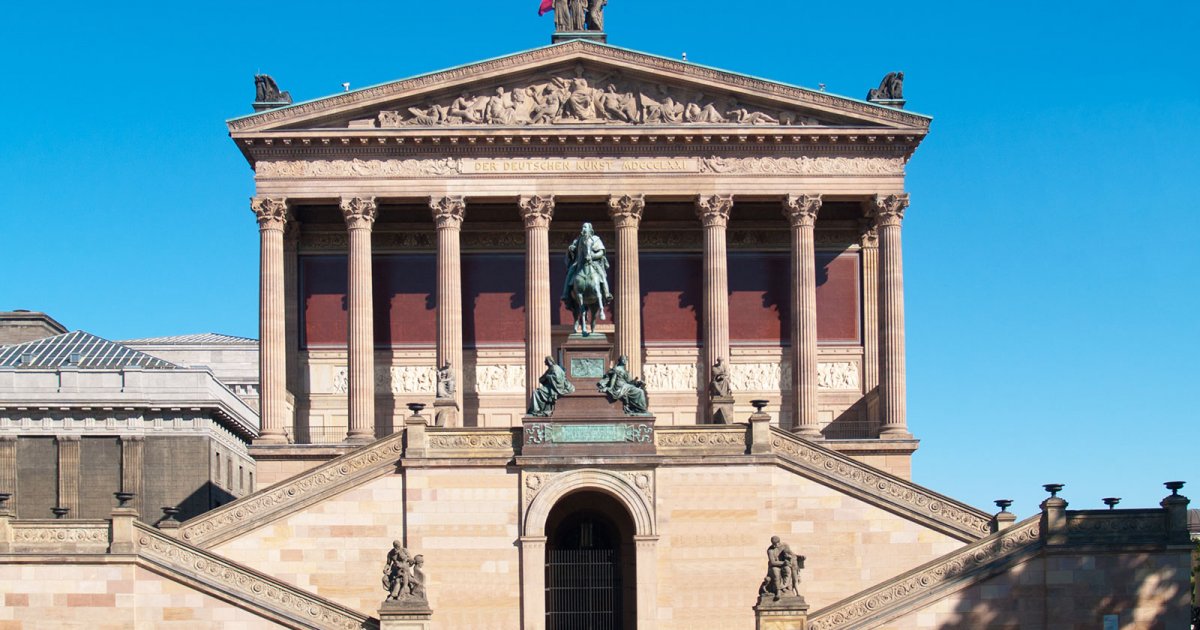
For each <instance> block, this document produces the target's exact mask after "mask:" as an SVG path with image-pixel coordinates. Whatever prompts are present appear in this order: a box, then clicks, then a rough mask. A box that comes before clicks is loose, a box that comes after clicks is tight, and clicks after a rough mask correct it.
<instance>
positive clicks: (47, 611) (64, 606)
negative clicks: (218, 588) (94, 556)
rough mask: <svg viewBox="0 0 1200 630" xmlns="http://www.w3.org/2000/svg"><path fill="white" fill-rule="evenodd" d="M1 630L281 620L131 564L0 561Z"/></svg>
mask: <svg viewBox="0 0 1200 630" xmlns="http://www.w3.org/2000/svg"><path fill="white" fill-rule="evenodd" d="M0 604H3V605H0V630H52V629H53V630H64V629H79V630H129V629H134V628H167V629H170V628H179V629H180V630H183V629H187V630H204V629H212V630H251V629H254V630H257V629H259V628H277V627H283V626H279V625H277V624H275V623H274V622H272V621H269V620H267V619H264V618H262V617H259V616H257V615H255V614H253V613H250V612H248V611H245V610H242V609H241V608H238V607H236V606H233V605H231V604H228V603H226V602H224V601H221V600H219V599H216V598H214V597H210V596H208V595H206V594H204V593H201V592H198V591H196V590H193V589H192V588H190V587H188V586H185V585H183V584H180V583H178V582H175V581H173V580H170V579H167V578H164V577H162V576H160V575H158V574H157V573H154V572H152V571H147V570H146V569H142V568H139V567H137V566H135V565H133V564H72V565H61V564H15V563H3V564H0Z"/></svg>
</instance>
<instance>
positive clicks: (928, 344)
mask: <svg viewBox="0 0 1200 630" xmlns="http://www.w3.org/2000/svg"><path fill="white" fill-rule="evenodd" d="M537 5H538V0H503V1H498V2H496V1H493V2H484V1H482V0H462V1H460V2H451V1H447V2H404V1H397V0H391V1H389V2H345V3H329V2H310V1H300V0H294V1H290V2H244V1H243V2H203V3H200V2H184V3H172V2H153V3H149V2H119V3H114V2H109V3H99V2H86V3H85V2H55V3H34V2H14V3H9V4H8V5H7V6H6V7H5V15H4V18H3V20H2V21H0V69H2V70H3V72H0V76H3V77H4V80H3V82H4V87H3V88H2V89H0V94H2V95H3V112H2V115H0V131H2V133H0V237H2V238H3V240H2V241H0V244H2V245H0V251H2V252H3V253H2V254H0V260H2V261H3V264H2V266H0V310H7V309H12V308H29V309H35V310H43V311H46V312H49V313H51V314H52V315H53V316H54V317H56V318H58V319H59V320H60V321H62V322H63V323H64V324H66V325H67V326H68V327H70V328H82V329H85V330H88V331H91V332H94V333H97V334H99V335H102V336H105V337H108V338H112V339H121V338H129V337H141V336H151V335H167V334H179V333H188V332H201V331H217V332H224V333H230V334H236V335H245V336H256V335H257V330H256V328H257V326H256V309H257V265H258V257H257V256H258V250H257V230H256V227H255V224H254V221H253V220H252V216H251V214H250V211H249V210H248V209H247V201H246V199H247V197H248V196H249V195H250V194H251V192H252V179H251V177H252V173H251V171H250V168H249V167H248V166H247V164H246V163H245V161H244V160H243V158H242V157H241V155H240V154H239V153H238V151H237V150H236V149H235V148H234V146H233V144H232V143H231V142H230V141H229V139H228V137H227V135H226V131H225V128H224V120H225V119H227V118H230V117H233V116H237V115H241V114H245V113H248V112H249V111H250V101H251V100H252V99H253V95H254V85H253V80H252V76H253V75H254V74H255V73H256V72H259V71H262V72H267V73H270V74H272V75H274V76H275V78H276V79H277V80H278V81H279V82H280V85H281V87H282V88H283V89H286V90H290V91H291V93H292V94H293V96H295V97H296V98H297V100H305V99H310V98H315V97H319V96H323V95H327V94H331V93H334V92H336V91H338V90H340V89H341V88H340V84H341V83H342V82H343V81H348V82H350V83H351V85H352V86H354V87H362V86H366V85H370V84H375V83H381V82H385V81H389V80H392V79H398V78H402V77H405V76H409V75H413V74H417V73H422V72H426V71H431V70H436V69H440V68H445V67H450V66H455V65H459V64H463V63H468V62H471V61H475V60H478V59H483V58H488V57H494V56H499V55H503V54H505V53H509V52H514V51H518V50H525V49H528V48H533V47H537V46H541V45H543V44H546V43H548V42H549V37H550V31H551V30H552V28H553V26H552V17H551V16H546V17H544V18H540V19H539V18H538V17H536V8H537ZM1198 7H1200V5H1197V3H1195V2H1161V3H1140V4H1139V3H1119V4H1118V3H1094V2H1090V3H1085V2H1045V3H998V2H986V3H985V2H944V3H920V2H915V3H914V2H905V3H898V2H879V1H875V0H864V1H863V2H857V3H854V4H853V5H848V4H846V3H829V2H799V1H796V0H759V1H758V2H753V3H730V2H704V1H696V0H687V1H685V0H656V1H654V2H648V1H644V0H643V1H641V2H635V1H633V0H611V2H610V6H609V9H608V12H607V20H608V27H609V32H610V41H611V42H612V43H613V44H616V45H619V46H624V47H628V48H633V49H638V50H644V51H647V52H651V53H657V54H661V55H666V56H672V57H675V56H678V55H679V54H680V53H682V52H685V51H686V52H687V53H688V58H689V59H690V60H692V61H695V62H698V63H702V64H706V65H711V66H716V67H720V68H726V69H730V70H735V71H741V72H746V73H749V74H753V75H757V76H762V77H768V78H773V79H778V80H781V81H785V82H789V83H796V84H800V85H805V86H810V87H816V86H817V84H818V83H825V84H826V85H827V86H828V90H829V91H831V92H834V93H838V94H846V95H849V96H853V97H858V98H861V97H862V96H863V95H865V93H866V91H867V89H868V88H870V87H874V86H875V85H877V84H878V81H879V79H880V78H881V77H882V76H883V75H884V74H885V73H886V72H889V71H892V70H903V71H904V72H905V75H906V78H907V81H906V84H905V95H906V96H907V97H908V99H909V107H910V108H911V109H913V110H915V111H919V112H921V113H927V114H930V115H933V116H934V117H935V120H934V123H933V131H932V133H931V135H930V136H929V138H928V139H927V140H926V141H925V143H924V144H923V145H922V146H921V147H920V149H919V150H918V151H917V155H916V157H915V159H914V160H913V161H912V163H911V165H910V169H909V172H910V178H909V189H910V191H911V194H912V198H913V205H912V207H911V208H910V209H909V212H908V218H907V219H906V222H905V232H904V248H905V266H906V267H905V271H906V279H907V286H906V289H907V309H908V310H907V314H908V351H909V352H908V360H909V363H908V365H909V373H908V386H909V421H910V424H911V427H912V430H913V431H914V432H915V433H916V434H917V435H918V437H920V438H922V439H923V442H922V446H921V450H920V451H918V453H917V455H916V459H915V477H916V479H917V480H918V481H920V482H923V483H925V484H927V485H929V486H931V487H932V488H934V489H936V490H938V491H940V492H943V493H946V494H949V495H951V496H953V497H956V498H960V499H962V500H965V501H967V502H969V503H972V504H974V505H977V506H980V507H983V508H988V509H990V508H991V503H990V502H991V500H992V499H994V498H999V497H1010V498H1013V499H1016V500H1017V504H1016V505H1015V506H1014V510H1015V511H1016V512H1018V513H1019V514H1021V515H1027V514H1029V513H1031V512H1032V511H1033V510H1035V509H1036V504H1037V502H1038V501H1040V500H1041V498H1042V497H1043V496H1044V493H1043V492H1042V490H1041V488H1040V484H1042V483H1045V482H1062V483H1065V484H1067V488H1066V490H1065V491H1064V493H1063V494H1064V496H1065V497H1066V498H1067V499H1068V500H1069V501H1070V502H1071V504H1072V507H1099V506H1100V501H1099V500H1100V498H1101V497H1105V496H1110V495H1115V496H1121V497H1124V498H1125V503H1124V504H1123V505H1124V506H1129V507H1135V506H1150V505H1156V504H1157V502H1158V500H1159V499H1160V498H1161V497H1162V496H1164V495H1165V494H1166V491H1165V490H1163V488H1162V486H1161V485H1160V483H1161V482H1163V481H1167V480H1170V479H1176V478H1178V479H1185V480H1189V481H1192V482H1195V483H1196V484H1197V485H1195V486H1191V487H1190V488H1189V490H1190V494H1192V495H1193V496H1197V497H1200V475H1198V474H1197V472H1198V471H1200V464H1197V460H1198V459H1200V458H1198V457H1197V454H1196V451H1197V439H1196V438H1197V429H1198V427H1200V423H1198V419H1200V412H1198V411H1197V392H1198V391H1200V386H1198V385H1197V380H1198V377H1200V370H1197V368H1196V361H1197V351H1198V350H1200V333H1198V332H1197V326H1196V324H1195V319H1196V313H1197V311H1200V297H1198V295H1200V291H1198V289H1200V286H1198V284H1200V282H1198V280H1197V278H1198V277H1200V276H1198V275H1197V269H1198V268H1200V247H1198V246H1197V244H1196V234H1197V222H1198V220H1200V208H1198V205H1197V204H1198V201H1197V199H1198V194H1197V188H1196V181H1197V177H1198V173H1200V159H1198V158H1197V153H1196V147H1197V144H1198V142H1200V133H1198V132H1200V125H1198V124H1197V122H1196V121H1197V120H1198V119H1200V81H1198V79H1200V70H1198V66H1197V64H1196V61H1197V59H1198V56H1197V52H1196V49H1195V38H1196V33H1197V32H1200V8H1198ZM1185 492H1187V490H1185Z"/></svg>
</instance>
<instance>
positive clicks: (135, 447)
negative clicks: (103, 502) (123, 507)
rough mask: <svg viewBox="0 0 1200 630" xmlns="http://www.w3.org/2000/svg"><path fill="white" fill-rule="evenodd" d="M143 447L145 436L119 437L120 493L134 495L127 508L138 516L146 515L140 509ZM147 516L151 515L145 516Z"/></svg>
mask: <svg viewBox="0 0 1200 630" xmlns="http://www.w3.org/2000/svg"><path fill="white" fill-rule="evenodd" d="M145 446H146V437H145V436H142V435H122V436H121V491H122V492H132V493H133V494H134V497H133V500H132V501H131V502H130V505H129V507H131V508H133V509H134V510H135V511H137V513H138V514H146V513H145V512H144V511H143V509H142V487H143V482H142V480H143V479H144V476H143V473H142V470H143V467H142V461H143V459H144V455H143V453H144V452H145ZM151 509H157V508H151ZM147 516H152V515H149V514H147Z"/></svg>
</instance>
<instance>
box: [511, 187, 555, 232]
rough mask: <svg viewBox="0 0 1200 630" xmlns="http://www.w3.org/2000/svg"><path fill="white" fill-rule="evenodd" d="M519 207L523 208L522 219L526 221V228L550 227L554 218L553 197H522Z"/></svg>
mask: <svg viewBox="0 0 1200 630" xmlns="http://www.w3.org/2000/svg"><path fill="white" fill-rule="evenodd" d="M517 205H518V206H519V207H520V208H521V218H522V219H524V220H525V227H527V228H533V227H550V219H553V218H554V197H553V196H550V197H542V196H541V195H533V196H532V197H521V199H520V200H518V201H517Z"/></svg>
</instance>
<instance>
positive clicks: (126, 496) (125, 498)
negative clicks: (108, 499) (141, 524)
mask: <svg viewBox="0 0 1200 630" xmlns="http://www.w3.org/2000/svg"><path fill="white" fill-rule="evenodd" d="M113 496H115V497H116V498H117V507H119V508H125V507H129V502H130V501H132V500H133V498H134V497H135V496H137V495H135V494H134V493H132V492H125V491H121V492H114V493H113Z"/></svg>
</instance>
